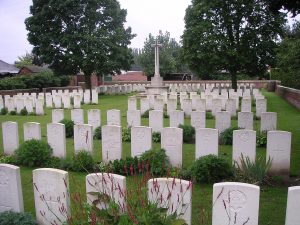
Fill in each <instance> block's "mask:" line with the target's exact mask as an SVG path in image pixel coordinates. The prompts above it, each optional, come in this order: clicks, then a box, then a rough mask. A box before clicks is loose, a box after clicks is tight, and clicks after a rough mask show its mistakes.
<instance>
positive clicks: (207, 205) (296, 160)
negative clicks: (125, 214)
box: [0, 92, 300, 225]
mask: <svg viewBox="0 0 300 225" xmlns="http://www.w3.org/2000/svg"><path fill="white" fill-rule="evenodd" d="M264 94H265V96H266V98H267V99H268V107H267V109H268V111H270V112H277V113H278V130H285V131H290V132H292V134H293V137H292V160H291V176H293V177H299V176H300V126H299V124H300V112H299V111H298V110H297V109H296V108H294V107H293V106H291V105H290V104H289V103H288V102H286V101H285V100H283V99H282V98H280V97H278V96H276V95H275V94H274V93H269V92H264ZM127 97H128V96H127V95H121V96H100V97H99V104H98V105H83V107H82V108H83V109H84V110H85V121H86V122H87V109H91V108H98V109H101V120H102V124H106V110H108V109H120V110H121V117H122V118H121V119H122V125H123V126H126V110H127ZM45 112H46V115H45V116H10V115H6V116H0V122H1V123H2V122H4V121H16V122H18V124H19V138H20V143H22V142H23V123H25V122H39V123H41V126H42V138H43V139H45V140H46V125H47V123H50V122H51V110H50V109H46V111H45ZM65 118H70V110H65ZM185 123H187V124H189V123H190V120H189V119H186V120H185ZM168 124H169V119H164V125H165V126H168ZM236 124H237V121H236V120H233V121H232V125H233V126H235V125H236ZM142 125H146V126H147V125H148V119H142ZM206 126H207V127H214V120H207V121H206ZM255 127H256V129H259V121H255ZM0 135H1V136H2V130H1V128H0ZM0 146H1V149H0V153H2V152H3V149H2V139H1V140H0ZM159 147H160V144H153V148H159ZM73 149H74V144H73V139H67V157H68V158H71V157H72V155H73V152H74V151H73ZM219 154H220V155H222V157H225V158H226V159H227V160H229V161H231V155H232V150H231V146H220V148H219ZM194 155H195V145H194V144H184V145H183V167H188V166H189V165H190V164H191V163H192V162H193V160H194V159H195V156H194ZM257 155H258V156H262V157H265V149H264V148H258V149H257ZM93 156H94V159H95V160H96V161H101V141H99V140H97V141H96V140H94V152H93ZM126 156H130V143H123V153H122V157H123V158H126ZM33 169H34V168H25V167H21V177H22V188H23V197H24V205H25V211H27V212H31V213H33V214H34V213H35V209H34V200H33V187H32V170H33ZM85 176H86V173H74V172H70V179H69V180H70V190H71V193H72V192H73V193H74V192H75V191H79V192H80V193H81V194H82V196H84V193H85ZM127 183H128V185H134V178H132V177H130V178H128V180H127ZM286 198H287V187H285V186H276V187H261V197H260V219H259V221H260V222H259V224H261V225H283V224H284V220H285V208H286ZM211 207H212V184H201V185H200V184H195V185H194V186H193V200H192V209H193V224H210V223H211V212H212V210H211Z"/></svg>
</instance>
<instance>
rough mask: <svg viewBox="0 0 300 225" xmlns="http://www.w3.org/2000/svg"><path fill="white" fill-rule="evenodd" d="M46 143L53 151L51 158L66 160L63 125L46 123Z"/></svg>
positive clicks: (64, 129)
mask: <svg viewBox="0 0 300 225" xmlns="http://www.w3.org/2000/svg"><path fill="white" fill-rule="evenodd" d="M47 141H48V144H49V145H50V146H51V148H52V149H53V156H56V157H60V158H66V155H67V152H66V149H67V147H66V128H65V125H64V124H62V123H48V124H47Z"/></svg>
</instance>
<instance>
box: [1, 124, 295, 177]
mask: <svg viewBox="0 0 300 225" xmlns="http://www.w3.org/2000/svg"><path fill="white" fill-rule="evenodd" d="M101 129H102V132H101V133H102V161H103V162H105V163H108V162H109V161H113V160H116V159H118V160H119V159H121V157H122V127H121V126H116V125H105V126H102V128H101ZM152 130H153V129H152V128H151V127H143V126H138V127H132V128H131V155H132V157H134V156H140V155H141V154H143V153H144V152H145V151H148V150H150V149H152ZM65 132H66V131H65V125H64V124H60V123H49V124H47V141H48V143H49V145H50V146H51V147H52V148H53V155H54V156H57V157H62V158H65V157H66V134H65ZM2 133H3V149H4V153H5V154H13V153H14V151H15V150H16V149H17V148H18V146H19V135H18V124H17V123H16V122H4V123H2ZM218 136H219V131H218V130H217V129H210V128H199V129H197V130H196V150H195V158H196V159H197V158H199V157H201V156H205V155H209V154H214V155H218V151H219V149H218V148H219V147H218V146H219V141H218V140H219V137H218ZM30 139H37V140H41V126H40V124H39V123H33V122H28V123H24V141H27V140H30ZM161 148H163V149H165V151H166V155H167V156H168V157H169V160H170V163H171V165H172V166H175V167H182V156H183V131H182V129H181V128H176V127H165V128H163V129H162V130H161ZM74 150H75V154H76V153H78V152H79V151H82V150H84V151H88V152H90V153H92V152H93V126H92V125H89V124H77V125H74ZM266 155H267V157H266V159H267V160H268V159H269V158H270V159H271V160H272V165H271V169H270V173H273V174H278V175H285V176H288V175H289V170H290V155H291V133H290V132H286V131H269V132H268V133H267V154H266ZM241 156H243V157H249V159H250V160H251V161H252V162H254V161H255V160H256V131H253V130H236V131H234V132H233V154H232V161H233V162H235V161H236V162H237V163H240V158H241Z"/></svg>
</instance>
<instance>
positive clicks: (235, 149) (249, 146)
mask: <svg viewBox="0 0 300 225" xmlns="http://www.w3.org/2000/svg"><path fill="white" fill-rule="evenodd" d="M242 158H243V159H244V160H246V159H247V158H249V160H250V162H253V163H254V162H255V159H256V131H253V130H234V131H233V138H232V163H233V164H234V163H237V164H238V165H241V159H242Z"/></svg>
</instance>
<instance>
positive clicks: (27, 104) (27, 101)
mask: <svg viewBox="0 0 300 225" xmlns="http://www.w3.org/2000/svg"><path fill="white" fill-rule="evenodd" d="M24 104H25V108H26V110H27V112H28V113H33V100H32V99H31V98H29V97H28V98H26V99H25V100H24Z"/></svg>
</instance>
